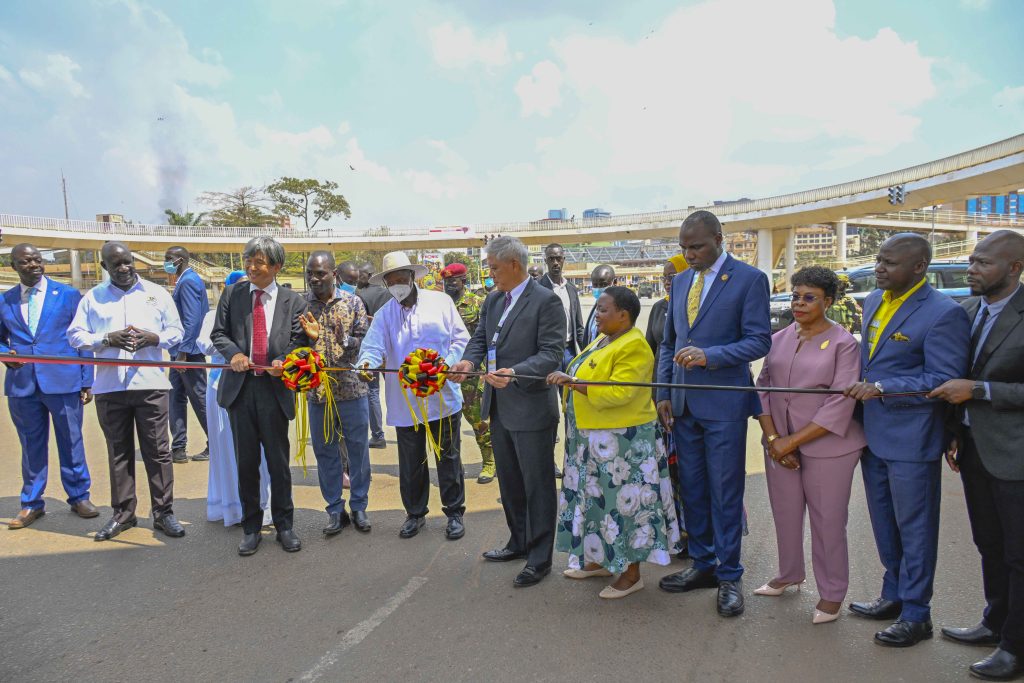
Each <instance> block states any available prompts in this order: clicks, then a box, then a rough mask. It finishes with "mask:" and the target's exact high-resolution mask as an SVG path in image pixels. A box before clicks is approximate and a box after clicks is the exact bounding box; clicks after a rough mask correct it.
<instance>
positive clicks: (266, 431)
mask: <svg viewBox="0 0 1024 683" xmlns="http://www.w3.org/2000/svg"><path fill="white" fill-rule="evenodd" d="M284 256H285V254H284V248H283V247H282V246H281V245H280V244H278V243H277V241H275V240H273V239H271V238H270V237H256V238H253V239H251V240H249V243H248V244H246V245H245V250H244V251H243V252H242V259H243V262H244V264H245V272H246V275H247V276H248V277H249V282H248V283H246V284H241V285H239V286H237V287H236V286H233V287H232V288H231V292H230V294H227V295H226V296H223V297H221V300H220V303H219V304H218V305H217V317H216V318H215V319H214V324H213V331H212V332H211V333H210V339H211V341H213V345H214V346H215V347H217V351H218V352H220V355H222V356H224V358H226V359H228V362H229V363H231V370H233V372H224V374H222V375H221V378H220V386H219V387H218V389H217V403H219V404H220V406H221V407H222V408H224V409H225V410H226V411H227V412H228V420H229V421H230V422H231V431H232V434H233V437H234V440H235V455H236V457H237V459H238V493H239V497H240V498H241V501H242V531H243V532H244V533H245V536H244V537H243V539H242V543H241V545H239V546H238V554H239V555H242V556H246V555H252V554H253V553H255V552H256V550H257V549H258V548H259V545H260V529H261V527H262V526H263V511H262V510H261V509H260V447H261V446H262V447H263V451H264V453H265V454H266V459H267V470H268V471H269V472H270V505H271V512H272V513H273V516H274V526H275V527H276V528H277V541H278V542H279V543H280V544H281V546H282V547H283V548H284V549H285V550H286V551H288V552H296V551H298V550H301V549H302V544H301V543H300V542H299V538H298V536H296V535H295V532H294V531H292V518H293V515H294V507H293V505H292V475H291V470H290V469H289V466H288V461H289V459H290V444H289V442H288V422H289V421H291V420H293V419H294V418H295V395H294V394H293V393H292V392H291V391H289V390H288V388H287V387H285V385H284V383H283V382H282V381H281V380H280V376H281V366H282V365H283V364H284V358H285V356H287V355H288V353H289V352H291V351H292V350H293V349H295V348H297V347H300V346H309V340H308V339H307V338H306V335H305V333H304V332H303V331H302V324H301V323H300V321H299V316H300V315H302V314H303V313H304V312H305V311H306V302H305V300H304V299H303V297H302V295H300V294H298V293H296V292H293V291H292V290H291V289H290V288H287V287H279V286H278V284H277V282H276V280H275V278H276V277H277V274H278V273H279V272H280V270H281V267H282V266H283V265H284ZM253 366H255V367H257V368H260V367H266V368H268V369H267V370H266V371H264V370H260V369H253Z"/></svg>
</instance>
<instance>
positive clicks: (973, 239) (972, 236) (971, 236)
mask: <svg viewBox="0 0 1024 683" xmlns="http://www.w3.org/2000/svg"><path fill="white" fill-rule="evenodd" d="M967 243H968V244H977V243H978V230H977V229H974V230H968V231H967Z"/></svg>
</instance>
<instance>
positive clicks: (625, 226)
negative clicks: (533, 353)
mask: <svg viewBox="0 0 1024 683" xmlns="http://www.w3.org/2000/svg"><path fill="white" fill-rule="evenodd" d="M897 185H902V186H903V187H904V190H905V197H906V200H905V204H904V205H903V208H905V209H907V210H919V209H922V208H923V207H931V206H934V205H936V204H942V203H947V202H950V201H953V200H957V199H963V198H964V197H969V196H973V195H984V194H1001V193H1004V192H1008V191H1012V190H1017V189H1019V188H1021V187H1024V134H1020V135H1016V136H1014V137H1011V138H1007V139H1005V140H1001V141H999V142H994V143H992V144H989V145H985V146H984V147H979V148H977V149H972V150H968V151H965V152H961V153H959V154H954V155H952V156H949V157H945V158H942V159H937V160H935V161H930V162H927V163H924V164H919V165H917V166H911V167H909V168H904V169H900V170H897V171H892V172H889V173H884V174H881V175H876V176H872V177H870V178H863V179H860V180H854V181H850V182H846V183H840V184H837V185H829V186H827V187H820V188H816V189H812V190H806V191H803V192H796V193H792V194H785V195H778V196H774V197H766V198H762V199H753V200H747V201H741V202H733V203H728V204H720V205H715V206H707V207H696V206H690V207H687V208H686V209H677V210H672V211H656V212H649V213H636V214H624V215H618V216H610V217H604V218H589V219H582V220H568V221H563V220H553V221H548V220H544V221H521V222H508V223H490V224H483V225H476V226H473V227H472V228H471V229H469V230H468V231H466V232H450V233H449V232H440V233H439V232H437V231H436V229H434V230H432V229H431V228H429V227H421V228H387V227H384V228H374V229H369V230H363V231H358V230H351V229H337V230H323V231H315V232H313V233H299V232H298V231H296V230H292V229H283V228H278V227H256V228H248V227H222V226H207V225H199V226H169V225H147V224H139V223H135V224H124V223H96V222H93V221H79V220H64V219H59V218H37V217H30V216H15V215H9V214H0V229H2V230H3V233H4V236H5V237H8V238H9V240H8V243H11V241H12V240H13V241H29V242H32V243H34V244H36V245H38V246H40V247H51V248H67V249H72V250H75V249H98V248H99V247H100V246H101V245H102V244H103V243H104V242H106V241H109V240H120V241H124V242H127V243H129V244H130V245H131V246H132V248H133V249H136V250H139V251H157V252H160V251H163V250H164V249H166V248H167V247H169V246H172V245H176V244H180V245H184V246H186V247H188V249H189V250H190V251H193V252H196V253H216V252H220V253H223V252H228V253H232V252H233V253H237V252H239V251H241V248H242V246H243V245H244V244H245V243H246V242H247V241H248V240H249V239H251V238H252V237H255V236H258V235H270V236H273V237H275V238H276V239H278V240H279V241H280V242H281V244H282V245H283V246H284V248H285V249H287V250H289V251H311V250H313V249H332V248H333V249H336V250H338V249H346V250H366V249H376V250H394V249H430V250H432V249H437V248H439V247H481V246H484V244H485V238H486V237H487V236H489V235H515V236H516V237H519V238H520V239H522V240H523V241H524V242H526V243H527V244H547V243H549V242H555V241H557V242H565V243H567V244H577V243H580V242H602V241H617V240H635V239H654V238H665V237H675V236H676V234H677V232H678V229H679V224H680V223H681V222H682V220H683V219H684V218H685V217H686V216H687V215H689V214H690V213H691V212H692V211H694V210H696V209H698V208H706V209H708V210H710V211H713V212H714V213H715V214H716V215H718V216H719V217H720V218H721V219H722V222H723V225H724V228H725V230H726V231H727V232H743V231H754V232H756V233H757V236H758V240H757V242H758V258H757V265H758V267H759V268H761V269H762V270H765V271H770V270H771V267H772V265H773V264H774V263H776V262H777V261H778V259H779V258H780V256H781V255H782V253H783V252H785V254H786V265H787V270H790V271H791V270H792V269H793V268H794V267H795V262H796V253H795V227H796V226H799V225H809V224H821V223H831V224H834V225H835V228H836V234H837V241H838V252H839V257H840V259H841V260H845V258H846V226H847V220H848V219H847V217H857V216H877V215H878V214H883V213H885V212H886V211H889V210H891V209H892V206H891V205H890V204H889V188H890V187H894V186H897ZM926 213H929V214H930V212H926ZM876 220H885V219H881V218H879V219H876ZM914 225H916V226H917V229H921V222H920V221H917V222H915V223H914ZM950 226H951V227H952V224H950ZM880 227H881V226H880ZM889 229H892V228H889ZM959 229H960V230H964V226H963V225H960V227H959ZM979 230H981V228H979ZM975 236H976V235H975Z"/></svg>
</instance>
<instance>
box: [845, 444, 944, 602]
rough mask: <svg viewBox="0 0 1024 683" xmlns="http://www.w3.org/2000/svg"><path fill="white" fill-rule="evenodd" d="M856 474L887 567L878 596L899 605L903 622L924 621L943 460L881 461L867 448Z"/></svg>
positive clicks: (935, 550) (936, 543)
mask: <svg viewBox="0 0 1024 683" xmlns="http://www.w3.org/2000/svg"><path fill="white" fill-rule="evenodd" d="M860 470H861V474H862V475H863V476H864V493H865V495H866V496H867V499H868V513H869V515H870V517H871V529H872V531H873V532H874V534H875V545H876V546H877V547H878V558H879V559H880V560H881V561H882V566H883V567H885V576H884V578H883V579H882V597H883V598H885V599H886V600H897V601H900V602H902V603H903V613H902V614H901V615H900V618H901V619H903V620H904V621H927V620H929V619H931V600H932V587H933V585H934V583H935V562H936V560H937V559H938V552H939V501H940V497H941V475H942V462H941V461H940V460H930V461H928V462H906V461H902V460H883V459H882V458H879V457H878V456H877V455H875V454H874V453H872V452H871V449H869V448H865V449H864V455H863V456H862V457H861V461H860Z"/></svg>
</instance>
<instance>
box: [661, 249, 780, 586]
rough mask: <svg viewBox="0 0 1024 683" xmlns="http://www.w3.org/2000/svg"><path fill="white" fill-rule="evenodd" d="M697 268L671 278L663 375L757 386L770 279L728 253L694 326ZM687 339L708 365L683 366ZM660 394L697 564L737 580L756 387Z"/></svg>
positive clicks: (766, 340) (767, 342) (766, 338)
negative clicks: (668, 407)
mask: <svg viewBox="0 0 1024 683" xmlns="http://www.w3.org/2000/svg"><path fill="white" fill-rule="evenodd" d="M695 275H696V273H695V272H694V271H693V269H690V270H687V271H685V272H683V273H680V274H679V275H677V276H676V277H675V278H674V279H673V280H672V295H671V299H670V302H669V309H668V316H667V318H666V320H665V336H664V339H663V340H662V342H661V349H660V353H659V361H658V382H663V383H668V382H674V383H686V384H718V385H727V386H744V387H747V386H753V383H754V382H753V377H752V376H751V373H750V363H751V362H752V361H755V360H757V359H758V358H763V357H764V356H765V355H767V353H768V350H769V349H770V348H771V324H770V318H769V312H768V311H769V309H768V296H769V293H768V292H769V288H768V278H767V277H766V276H765V274H764V273H762V272H761V271H759V270H757V269H756V268H753V267H751V266H748V265H747V264H745V263H743V262H741V261H737V260H736V259H734V258H733V257H732V256H727V257H726V259H725V261H724V262H723V263H722V267H721V269H720V271H719V272H718V274H717V275H716V276H715V279H714V282H713V283H712V284H711V286H710V289H709V291H708V293H707V296H706V298H705V299H704V302H703V303H702V304H701V307H700V311H699V312H698V314H697V318H696V319H695V320H694V323H693V327H692V328H691V327H690V325H689V321H688V320H687V315H686V303H687V298H688V295H689V292H690V285H691V284H692V283H693V280H694V277H695ZM687 346H694V347H697V348H699V349H701V350H703V351H704V354H705V356H706V358H707V366H706V367H703V368H700V367H697V368H693V369H691V370H684V369H683V368H681V367H680V366H677V365H676V364H675V362H674V361H673V358H674V356H675V354H676V352H677V351H679V350H680V349H682V348H685V347H687ZM658 400H659V401H664V400H671V401H672V414H673V415H674V416H675V423H674V426H673V436H674V437H675V442H676V445H677V449H678V454H679V479H680V482H679V484H680V487H679V488H680V497H681V498H682V501H683V514H684V515H685V517H686V530H687V533H688V534H689V551H690V556H691V557H692V558H693V566H694V567H695V568H696V569H699V570H710V569H715V573H716V575H717V576H718V578H719V579H721V580H723V581H735V580H737V579H739V578H740V577H741V576H742V575H743V566H742V565H741V564H740V539H741V536H742V527H743V490H744V485H745V480H746V446H747V420H748V419H749V418H750V417H751V416H753V415H757V414H758V413H760V412H761V405H760V403H759V402H758V398H757V394H756V393H754V392H749V393H741V392H735V391H707V390H695V391H689V392H687V391H685V390H672V391H669V390H668V389H659V390H658Z"/></svg>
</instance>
